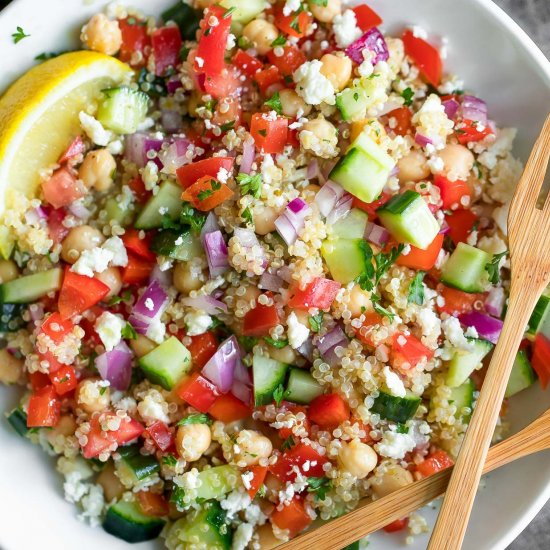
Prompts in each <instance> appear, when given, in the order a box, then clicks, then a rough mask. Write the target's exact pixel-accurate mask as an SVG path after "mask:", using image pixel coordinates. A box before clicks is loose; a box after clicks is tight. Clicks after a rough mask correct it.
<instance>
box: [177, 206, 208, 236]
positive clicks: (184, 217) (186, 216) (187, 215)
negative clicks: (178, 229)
mask: <svg viewBox="0 0 550 550" xmlns="http://www.w3.org/2000/svg"><path fill="white" fill-rule="evenodd" d="M205 221H206V214H202V213H201V212H199V211H197V210H195V209H194V208H193V207H192V206H191V205H190V204H187V203H186V204H184V205H183V207H182V209H181V212H180V222H181V223H183V224H185V225H188V226H189V227H190V228H191V231H192V232H193V233H195V234H196V235H198V234H199V233H200V232H201V229H202V226H203V225H204V222H205Z"/></svg>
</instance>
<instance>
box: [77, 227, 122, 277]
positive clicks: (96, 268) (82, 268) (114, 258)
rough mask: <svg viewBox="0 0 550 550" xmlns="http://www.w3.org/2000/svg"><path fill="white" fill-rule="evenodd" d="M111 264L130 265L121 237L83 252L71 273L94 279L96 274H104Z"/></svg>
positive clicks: (108, 240)
mask: <svg viewBox="0 0 550 550" xmlns="http://www.w3.org/2000/svg"><path fill="white" fill-rule="evenodd" d="M109 264H111V265H114V266H121V267H123V266H125V265H127V264H128V254H127V253H126V248H125V247H124V243H123V242H122V239H121V238H120V237H111V238H110V239H107V240H106V241H105V242H104V243H103V244H102V245H101V246H97V247H95V248H92V249H91V250H83V251H82V252H81V254H80V257H79V258H78V260H77V261H76V262H75V263H74V264H73V266H72V267H71V271H74V272H75V273H78V274H79V275H86V276H87V277H93V276H94V273H103V271H105V270H106V269H107V267H108V266H109Z"/></svg>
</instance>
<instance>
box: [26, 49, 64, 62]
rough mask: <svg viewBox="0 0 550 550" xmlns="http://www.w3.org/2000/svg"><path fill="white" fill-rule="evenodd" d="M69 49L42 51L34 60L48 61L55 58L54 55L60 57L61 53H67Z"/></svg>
mask: <svg viewBox="0 0 550 550" xmlns="http://www.w3.org/2000/svg"><path fill="white" fill-rule="evenodd" d="M68 51H69V50H63V51H61V52H42V53H40V54H38V55H37V56H36V57H35V58H34V60H35V61H48V59H53V58H54V57H59V56H60V55H61V54H64V53H67V52H68Z"/></svg>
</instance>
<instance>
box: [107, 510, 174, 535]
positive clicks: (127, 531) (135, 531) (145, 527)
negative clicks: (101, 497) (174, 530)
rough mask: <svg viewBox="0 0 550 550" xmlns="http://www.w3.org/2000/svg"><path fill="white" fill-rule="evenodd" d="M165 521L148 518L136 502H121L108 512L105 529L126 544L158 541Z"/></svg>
mask: <svg viewBox="0 0 550 550" xmlns="http://www.w3.org/2000/svg"><path fill="white" fill-rule="evenodd" d="M165 523H166V522H165V521H164V520H163V519H159V518H155V517H151V516H146V515H145V514H144V513H143V512H142V511H141V509H140V507H139V505H138V504H137V503H136V502H125V501H122V500H121V501H120V502H117V503H116V504H113V505H112V506H110V507H109V509H108V510H107V514H106V516H105V519H104V520H103V529H105V531H107V533H110V534H111V535H114V536H115V537H118V538H119V539H122V540H125V541H126V542H143V541H146V540H152V539H156V538H157V537H158V536H159V535H160V532H161V531H162V528H163V527H164V524H165Z"/></svg>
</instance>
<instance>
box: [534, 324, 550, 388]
mask: <svg viewBox="0 0 550 550" xmlns="http://www.w3.org/2000/svg"><path fill="white" fill-rule="evenodd" d="M531 364H532V365H533V368H534V369H535V372H536V373H537V375H538V377H539V380H540V385H541V387H542V389H543V390H545V389H546V387H547V386H548V382H550V341H549V340H548V338H546V336H544V335H543V334H542V333H540V332H539V333H538V334H537V335H536V336H535V342H534V344H533V357H532V358H531Z"/></svg>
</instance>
